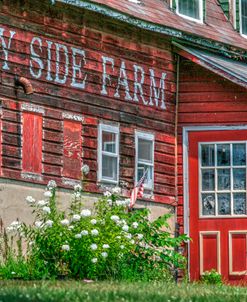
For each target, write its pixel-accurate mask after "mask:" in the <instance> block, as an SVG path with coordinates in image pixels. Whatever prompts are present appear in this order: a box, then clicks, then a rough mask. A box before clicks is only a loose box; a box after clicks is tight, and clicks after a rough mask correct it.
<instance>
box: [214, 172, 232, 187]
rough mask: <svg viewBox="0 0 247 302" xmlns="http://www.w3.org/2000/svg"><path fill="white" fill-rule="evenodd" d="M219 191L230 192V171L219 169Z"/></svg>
mask: <svg viewBox="0 0 247 302" xmlns="http://www.w3.org/2000/svg"><path fill="white" fill-rule="evenodd" d="M217 173H218V190H230V188H231V179H230V169H218V170H217Z"/></svg>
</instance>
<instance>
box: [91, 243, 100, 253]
mask: <svg viewBox="0 0 247 302" xmlns="http://www.w3.org/2000/svg"><path fill="white" fill-rule="evenodd" d="M90 247H91V249H92V250H93V251H95V250H97V248H98V246H97V244H95V243H93V244H91V245H90Z"/></svg>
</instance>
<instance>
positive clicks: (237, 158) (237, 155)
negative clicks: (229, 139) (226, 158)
mask: <svg viewBox="0 0 247 302" xmlns="http://www.w3.org/2000/svg"><path fill="white" fill-rule="evenodd" d="M245 149H246V145H245V144H233V145H232V152H233V155H232V159H233V165H234V166H245V165H246V150H245Z"/></svg>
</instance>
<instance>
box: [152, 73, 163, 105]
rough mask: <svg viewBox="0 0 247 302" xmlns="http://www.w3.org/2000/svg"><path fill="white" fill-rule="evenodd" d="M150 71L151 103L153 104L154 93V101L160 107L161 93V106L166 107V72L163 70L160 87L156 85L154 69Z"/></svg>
mask: <svg viewBox="0 0 247 302" xmlns="http://www.w3.org/2000/svg"><path fill="white" fill-rule="evenodd" d="M149 72H150V99H149V100H150V101H149V105H150V106H153V105H154V104H153V95H154V101H155V105H156V106H157V107H158V106H159V99H160V95H161V104H160V108H162V109H165V108H166V105H165V79H166V73H164V72H162V75H161V79H160V87H159V88H157V87H156V82H155V75H154V71H153V69H149Z"/></svg>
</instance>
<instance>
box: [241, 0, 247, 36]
mask: <svg viewBox="0 0 247 302" xmlns="http://www.w3.org/2000/svg"><path fill="white" fill-rule="evenodd" d="M241 19H242V33H243V34H247V1H246V0H241Z"/></svg>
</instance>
